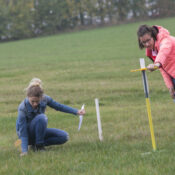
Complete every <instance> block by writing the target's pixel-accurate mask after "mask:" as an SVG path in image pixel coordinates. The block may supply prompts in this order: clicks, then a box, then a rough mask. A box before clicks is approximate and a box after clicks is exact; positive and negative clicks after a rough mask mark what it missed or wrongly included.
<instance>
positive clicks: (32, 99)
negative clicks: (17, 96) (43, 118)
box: [28, 97, 41, 109]
mask: <svg viewBox="0 0 175 175" xmlns="http://www.w3.org/2000/svg"><path fill="white" fill-rule="evenodd" d="M28 99H29V103H30V104H31V106H32V108H34V109H35V108H37V107H38V105H39V103H40V100H41V98H40V97H28Z"/></svg>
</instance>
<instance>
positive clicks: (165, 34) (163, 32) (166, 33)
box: [155, 26, 170, 47]
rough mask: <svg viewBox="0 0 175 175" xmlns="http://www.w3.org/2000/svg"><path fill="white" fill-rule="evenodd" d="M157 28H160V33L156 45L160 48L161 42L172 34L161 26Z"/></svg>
mask: <svg viewBox="0 0 175 175" xmlns="http://www.w3.org/2000/svg"><path fill="white" fill-rule="evenodd" d="M156 27H157V28H158V30H159V33H158V34H157V41H156V43H155V46H156V47H159V44H160V42H161V40H162V39H164V38H166V37H169V36H170V32H169V31H168V30H167V29H165V28H163V27H161V26H156Z"/></svg>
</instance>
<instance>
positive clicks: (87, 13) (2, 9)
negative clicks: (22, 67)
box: [0, 0, 175, 41]
mask: <svg viewBox="0 0 175 175" xmlns="http://www.w3.org/2000/svg"><path fill="white" fill-rule="evenodd" d="M174 7H175V0H166V1H164V0H65V1H62V0H52V1H48V0H40V1H39V0H27V1H26V0H1V1H0V23H1V26H0V40H1V41H4V40H5V41H8V40H18V39H23V38H29V37H37V36H41V35H50V34H55V33H58V32H62V31H65V30H70V29H74V28H81V27H89V26H98V25H106V24H118V23H121V22H130V21H133V20H143V19H149V18H159V17H168V16H174V15H175V10H174Z"/></svg>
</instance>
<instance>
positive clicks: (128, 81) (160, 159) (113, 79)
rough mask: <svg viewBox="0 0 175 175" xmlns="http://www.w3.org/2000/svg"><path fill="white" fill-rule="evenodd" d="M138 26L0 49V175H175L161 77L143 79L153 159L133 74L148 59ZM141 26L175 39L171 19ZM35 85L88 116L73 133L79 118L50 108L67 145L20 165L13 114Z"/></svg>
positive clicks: (170, 115)
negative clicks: (97, 105) (141, 47)
mask: <svg viewBox="0 0 175 175" xmlns="http://www.w3.org/2000/svg"><path fill="white" fill-rule="evenodd" d="M143 23H144V22H143ZM143 23H134V24H125V25H121V26H113V27H107V28H100V29H95V30H89V31H81V32H75V33H67V34H62V35H55V36H51V37H43V38H38V39H30V40H23V41H17V42H9V43H2V44H0V175H43V174H49V175H55V174H59V175H90V174H91V175H173V174H175V156H174V155H175V149H174V148H175V139H174V135H175V122H174V117H175V104H174V103H173V101H172V100H171V98H170V97H169V93H168V90H167V89H166V87H165V85H164V82H163V80H162V77H161V75H160V73H159V71H155V72H154V73H147V75H148V81H149V87H150V100H151V109H152V116H153V124H154V130H155V138H156V144H157V151H156V152H152V144H151V137H150V130H149V124H148V117H147V112H146V104H145V97H144V92H143V85H142V80H141V74H140V72H137V73H131V72H130V70H131V69H137V68H139V58H142V57H145V55H144V51H143V50H142V51H141V50H139V48H138V45H137V37H136V31H137V28H138V27H139V25H141V24H143ZM145 23H146V24H149V25H154V24H157V25H163V26H164V27H166V28H167V29H169V31H170V32H171V34H172V35H175V18H168V19H163V20H154V21H147V22H145ZM146 63H149V60H146ZM33 77H38V78H40V79H41V80H42V81H43V83H44V88H45V93H46V94H48V95H49V96H51V97H53V98H54V99H55V100H56V101H59V102H60V103H63V104H66V105H70V106H72V107H75V108H80V107H81V105H82V104H83V103H85V109H86V116H85V117H84V121H83V124H82V128H81V130H80V132H77V128H78V122H79V120H78V117H76V116H73V115H70V114H65V113H60V112H56V111H54V110H53V109H50V108H48V109H47V112H46V114H47V116H48V118H49V127H56V128H60V129H63V130H66V131H67V132H68V133H69V135H70V140H69V142H67V143H66V144H64V145H62V146H52V147H48V148H47V151H46V152H44V153H39V152H38V153H33V152H31V151H30V152H29V154H28V155H27V156H26V157H22V158H21V157H20V156H19V150H17V149H16V148H15V147H14V141H15V140H16V139H17V136H16V130H15V122H16V117H17V108H18V105H19V103H20V102H21V101H22V100H23V99H24V98H25V93H24V92H23V90H24V88H26V87H27V85H28V83H29V81H30V80H31V79H32V78H33ZM95 98H99V101H100V113H101V121H102V128H103V137H104V141H103V142H100V141H99V139H98V132H97V131H98V130H97V122H96V111H95V103H94V99H95ZM148 152H151V153H150V154H147V153H148Z"/></svg>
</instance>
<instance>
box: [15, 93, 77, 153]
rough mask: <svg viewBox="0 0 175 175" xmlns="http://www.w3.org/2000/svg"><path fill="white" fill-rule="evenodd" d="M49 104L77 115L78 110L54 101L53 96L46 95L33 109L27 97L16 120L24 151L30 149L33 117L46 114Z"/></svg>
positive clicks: (56, 108) (20, 106)
mask: <svg viewBox="0 0 175 175" xmlns="http://www.w3.org/2000/svg"><path fill="white" fill-rule="evenodd" d="M47 106H49V107H51V108H53V109H55V110H57V111H61V112H66V113H71V114H74V115H76V114H77V112H78V110H77V109H74V108H72V107H69V106H66V105H63V104H60V103H58V102H56V101H54V100H53V99H52V98H51V97H49V96H47V95H44V96H43V98H42V100H41V101H40V104H39V105H38V108H37V110H36V109H33V108H32V106H31V105H30V103H29V100H28V98H25V99H24V101H22V102H21V104H20V105H19V107H18V118H17V121H16V131H17V135H18V137H19V138H20V139H21V141H22V145H21V147H22V152H27V150H28V130H27V126H28V125H29V124H30V122H31V121H32V119H33V118H34V117H35V116H36V115H38V114H44V113H45V110H46V107H47Z"/></svg>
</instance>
